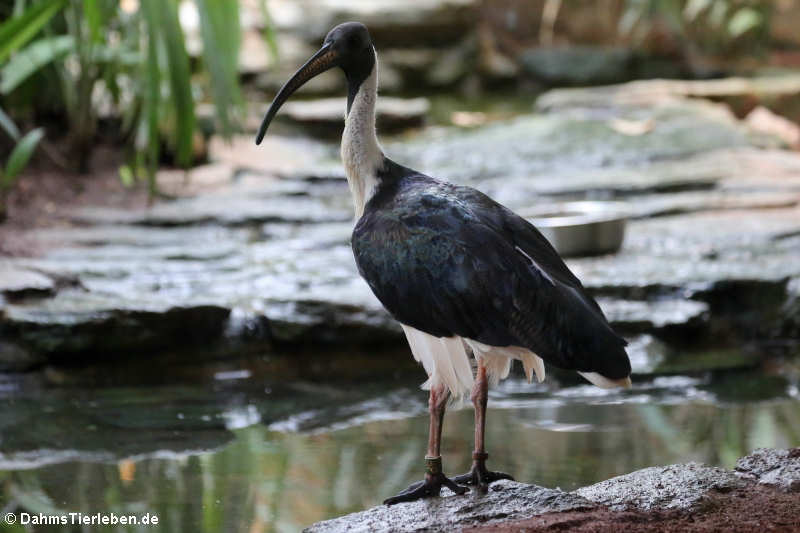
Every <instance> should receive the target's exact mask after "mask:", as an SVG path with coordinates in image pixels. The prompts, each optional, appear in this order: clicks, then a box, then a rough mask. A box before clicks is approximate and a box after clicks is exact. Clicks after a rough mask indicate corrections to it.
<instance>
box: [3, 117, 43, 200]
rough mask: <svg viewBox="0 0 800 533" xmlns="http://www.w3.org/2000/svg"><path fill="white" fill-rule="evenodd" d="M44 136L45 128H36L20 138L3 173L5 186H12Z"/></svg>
mask: <svg viewBox="0 0 800 533" xmlns="http://www.w3.org/2000/svg"><path fill="white" fill-rule="evenodd" d="M43 136H44V129H42V128H36V129H35V130H32V131H30V132H28V133H27V134H26V135H25V136H24V137H23V138H22V139H20V141H19V142H18V143H17V145H16V146H15V147H14V150H13V151H12V152H11V155H10V156H8V163H6V170H5V172H4V173H3V186H4V187H8V186H10V185H11V184H12V183H13V182H14V180H15V179H16V177H17V175H19V173H20V172H22V170H23V169H24V168H25V165H27V164H28V161H30V159H31V156H32V155H33V152H34V150H36V146H37V145H38V144H39V141H41V140H42V137H43Z"/></svg>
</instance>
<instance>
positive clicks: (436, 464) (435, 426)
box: [383, 385, 469, 505]
mask: <svg viewBox="0 0 800 533" xmlns="http://www.w3.org/2000/svg"><path fill="white" fill-rule="evenodd" d="M449 397H450V391H448V390H447V388H446V387H445V386H444V385H439V386H435V387H431V395H430V399H429V400H428V411H429V412H430V430H429V432H428V453H427V454H426V455H425V479H424V480H423V481H418V482H417V483H414V484H413V485H411V486H409V487H408V488H407V489H406V490H404V491H403V492H401V493H400V494H398V495H397V496H393V497H391V498H388V499H386V500H384V502H383V503H385V504H386V505H394V504H395V503H400V502H410V501H414V500H419V499H420V498H429V497H431V496H438V495H439V492H440V491H441V489H442V487H443V486H444V487H447V488H448V489H450V490H452V491H453V492H455V493H456V494H464V493H465V492H467V491H468V490H469V489H468V488H467V487H462V486H460V485H457V484H456V483H454V482H453V481H452V480H451V479H450V478H448V477H446V476H445V475H444V474H443V473H442V457H441V455H440V444H441V441H442V421H443V420H444V411H445V408H446V407H447V398H449Z"/></svg>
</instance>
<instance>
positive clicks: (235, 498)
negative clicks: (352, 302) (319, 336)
mask: <svg viewBox="0 0 800 533" xmlns="http://www.w3.org/2000/svg"><path fill="white" fill-rule="evenodd" d="M754 380H755V381H759V380H761V381H763V383H761V385H760V386H758V387H754V390H756V389H757V390H758V391H760V392H759V393H758V394H756V393H755V392H754V393H753V394H746V391H742V393H743V397H744V398H746V400H747V401H744V402H741V401H732V399H731V398H732V397H733V396H734V395H733V394H732V393H731V391H732V390H737V389H742V387H744V386H745V384H747V383H750V384H752V382H753V381H754ZM792 387H794V386H793V385H791V384H790V383H788V382H787V381H786V380H782V379H777V380H776V379H775V378H772V377H754V376H753V375H752V374H751V375H749V376H737V375H733V376H728V377H727V378H725V379H723V380H715V381H713V382H706V381H703V380H700V379H690V378H659V379H656V380H655V381H652V382H649V383H645V384H644V385H640V386H638V387H637V388H635V389H634V390H632V391H630V392H627V393H611V394H599V395H598V394H597V393H596V389H593V388H584V387H572V388H568V389H563V390H561V391H549V390H548V389H547V388H545V387H534V388H529V387H527V386H526V387H521V386H520V383H519V382H514V381H512V382H508V383H507V384H505V385H504V386H503V387H501V388H500V389H499V390H498V391H496V392H495V394H494V395H493V397H492V400H491V404H490V411H489V413H490V414H489V419H488V427H487V430H488V444H489V450H490V452H491V454H492V458H491V466H492V467H493V468H496V469H498V470H503V471H507V472H513V473H514V474H515V475H516V476H517V479H519V480H522V481H528V482H536V483H538V484H542V485H545V486H550V487H561V488H562V489H567V490H569V489H574V488H576V487H579V486H582V485H586V484H590V483H592V482H596V481H599V480H601V479H605V478H608V477H611V476H614V475H618V474H622V473H626V472H629V471H631V470H635V469H638V468H642V467H646V466H651V465H657V464H666V463H671V462H682V461H689V460H697V461H703V462H707V463H711V464H718V465H723V466H726V467H731V466H733V464H734V462H735V460H736V459H737V458H738V457H740V456H741V455H744V454H746V453H748V452H749V451H750V450H752V449H753V448H756V447H760V446H777V447H788V446H796V445H798V444H800V409H799V407H800V400H798V398H797V397H796V396H795V394H796V387H794V388H792ZM301 388H303V387H301ZM793 391H794V392H793ZM195 392H196V393H197V394H198V396H193V395H192V394H190V392H189V391H186V390H184V391H182V392H181V393H180V394H179V395H178V398H175V397H173V396H172V395H169V398H167V397H159V396H158V395H155V400H156V403H157V404H158V405H159V406H160V407H161V409H155V410H154V408H153V403H152V402H147V401H141V400H140V401H139V402H138V403H139V404H143V406H144V411H143V412H139V413H138V414H137V412H136V409H134V408H133V407H132V404H136V403H137V402H132V404H131V403H126V402H123V401H122V400H121V399H120V398H122V397H129V396H131V391H127V393H125V392H118V393H116V394H111V396H112V398H115V400H114V401H109V398H104V399H102V400H93V401H94V407H93V408H94V409H99V410H100V411H102V412H96V413H94V414H93V415H92V416H91V417H89V416H88V415H86V413H85V409H90V408H89V407H87V406H86V405H84V403H82V402H84V401H85V400H81V401H76V402H73V406H72V407H71V411H70V414H71V416H70V417H69V419H68V420H69V421H71V422H69V421H65V420H60V421H59V424H62V425H61V426H60V427H62V429H63V424H70V423H71V424H73V425H74V427H73V430H74V434H75V435H78V436H80V435H83V436H82V437H81V438H77V437H76V438H75V439H74V440H73V441H72V442H66V441H64V442H61V444H62V445H63V447H62V448H59V442H58V437H57V436H55V435H54V434H50V435H49V436H48V435H47V434H46V435H44V437H43V440H42V441H41V442H40V443H38V444H37V443H36V442H31V439H33V437H31V436H30V435H31V434H29V435H28V437H26V438H24V439H22V440H20V439H19V438H15V437H14V436H12V435H10V434H9V433H7V432H6V430H8V429H13V428H16V429H15V431H17V432H18V433H19V431H22V430H21V426H19V425H15V424H12V423H11V422H9V417H11V416H12V415H11V414H10V413H11V411H10V410H9V409H4V410H3V414H2V416H0V419H2V421H3V422H2V423H3V425H0V427H2V428H3V429H4V431H3V434H2V436H1V437H0V450H1V451H2V455H0V469H2V468H4V469H5V470H0V487H2V489H0V498H1V499H0V508H2V509H17V510H19V509H26V510H28V511H31V512H44V513H52V512H57V511H59V510H62V511H83V512H98V511H102V512H110V511H114V512H117V513H144V512H151V513H155V514H157V515H158V516H159V518H160V520H161V527H160V528H159V529H158V530H159V531H175V532H179V531H197V532H217V531H230V532H237V531H246V532H250V533H255V532H268V531H281V532H282V531H297V530H298V529H299V528H300V527H301V526H303V525H307V524H310V523H312V522H314V521H317V520H322V519H325V518H328V517H332V516H336V515H340V514H342V513H346V512H351V511H357V510H360V509H363V508H365V507H369V506H372V505H375V504H377V503H379V502H380V501H381V500H382V499H383V498H384V497H386V496H387V495H391V494H394V493H395V492H397V491H398V490H399V489H401V488H403V487H405V486H406V485H407V484H408V483H410V482H412V481H415V480H416V479H417V478H419V477H420V475H421V472H422V457H423V455H424V453H425V445H426V440H427V433H426V432H427V422H426V419H425V415H424V412H423V410H424V399H425V396H424V394H423V393H421V392H420V391H418V390H415V389H413V388H410V387H404V388H400V389H396V390H394V391H392V392H391V393H389V394H385V395H380V394H366V395H365V394H364V393H359V394H356V395H355V396H353V393H352V391H347V390H329V391H328V396H327V397H326V398H327V399H325V398H323V400H324V401H323V402H322V405H325V407H320V405H321V404H320V395H322V396H324V394H325V393H324V390H316V389H315V390H314V393H315V396H314V397H312V398H316V400H313V401H310V402H306V403H307V404H308V406H310V408H309V407H308V406H306V407H304V406H303V404H302V400H300V399H298V398H297V397H296V395H295V400H297V401H298V402H301V403H300V404H297V405H295V409H294V410H293V411H292V410H291V409H289V408H288V407H284V408H281V409H278V410H277V411H276V410H275V407H274V406H271V404H269V402H266V401H265V400H264V399H263V397H264V395H263V394H262V395H260V396H259V395H256V394H255V393H253V392H252V391H250V392H247V391H240V392H238V393H237V394H238V398H239V400H238V403H236V404H235V405H231V404H230V403H229V404H227V405H225V404H224V403H223V404H222V405H221V406H220V405H219V404H218V403H217V402H218V401H219V398H214V395H213V394H212V395H209V394H208V391H205V393H202V394H201V393H200V391H195ZM109 394H110V393H109ZM164 394H166V393H164ZM149 396H150V398H151V399H152V398H153V395H152V394H151V395H149ZM224 396H225V397H226V398H229V396H230V394H226V395H224ZM133 397H135V398H142V397H148V395H147V394H145V395H142V394H141V391H139V393H137V394H135V395H133ZM331 398H338V400H336V401H334V400H332V399H331ZM209 399H211V400H213V401H209ZM16 401H17V402H18V403H17V407H19V400H16ZM228 401H229V402H230V399H229V400H228ZM259 401H261V402H262V403H260V404H259V403H258V402H259ZM104 402H105V403H104ZM115 402H116V403H115ZM275 403H277V404H278V405H284V404H283V403H281V401H279V400H277V399H276V400H275ZM286 403H287V404H288V403H290V402H289V401H288V397H287V400H286ZM123 404H124V405H125V406H126V408H125V409H121V407H120V405H123ZM33 405H34V404H33V403H31V404H28V408H29V410H30V413H29V414H30V415H31V416H39V417H42V416H44V415H43V413H42V411H41V410H40V411H39V412H38V413H37V412H36V410H35V409H34V407H33ZM36 405H39V406H40V407H41V406H42V405H44V407H43V408H42V409H43V411H44V412H48V411H49V412H52V411H53V409H54V406H53V405H50V404H49V403H48V402H47V401H40V402H38V403H36ZM268 405H270V406H268ZM76 406H77V407H76ZM81 406H84V407H85V409H84V411H81V408H80V407H81ZM190 406H193V410H191V409H189V407H190ZM6 407H8V406H6ZM24 411H25V409H16V410H13V412H16V413H17V414H16V415H13V416H15V417H16V418H17V421H18V422H19V417H20V416H21V415H20V413H21V412H24ZM56 411H57V409H56ZM290 411H291V412H290ZM81 412H84V415H82V416H77V415H78V414H80V413H81ZM146 413H149V415H150V416H144V415H145V414H146ZM398 413H399V414H398ZM62 414H67V413H66V412H64V413H62ZM178 414H182V418H181V417H178V416H177V415H178ZM204 418H205V420H204ZM146 419H150V420H151V422H150V425H146V424H145V423H144V420H146ZM51 420H52V419H51ZM153 420H155V422H153ZM23 421H24V420H23ZM87 421H88V422H87ZM253 422H258V423H255V424H252V423H253ZM90 426H94V429H92V428H91V427H90ZM154 428H155V429H159V430H160V432H158V431H156V432H154ZM444 433H445V435H444V447H443V454H444V457H445V465H446V467H447V469H448V470H449V471H450V472H451V473H453V474H455V473H460V472H461V471H464V470H466V469H467V467H468V466H469V463H470V452H471V449H472V411H471V409H463V410H460V411H453V412H451V413H449V415H448V418H447V419H446V424H445V431H444ZM114 434H116V435H118V437H117V438H116V439H115V438H109V435H114ZM137 434H138V435H139V442H138V443H137V444H136V446H132V445H131V444H130V442H127V441H129V440H130V439H134V437H135V436H136V435H137ZM148 439H149V445H147V441H148ZM34 440H35V439H34ZM118 448H119V451H120V453H117V451H118ZM181 450H182V451H181ZM131 451H132V452H133V458H130V457H129V456H130V455H131V453H130V452H131ZM23 452H24V453H26V454H28V455H27V457H28V458H29V459H31V461H29V462H28V463H22V462H20V461H19V457H20V456H19V453H23ZM67 453H69V454H71V455H69V454H67ZM59 454H61V455H59ZM64 454H67V455H64ZM37 456H38V457H39V458H40V459H42V461H41V462H40V463H36V462H35V461H34V460H33V459H34V458H36V457H37ZM15 460H16V462H14V461H15ZM47 530H48V529H47V528H37V531H47ZM52 530H53V531H64V529H63V528H61V527H58V528H55V527H54V528H52ZM88 530H89V531H92V530H93V529H88ZM100 530H102V529H100ZM130 530H131V531H136V529H130ZM141 530H142V531H145V530H150V531H152V528H150V529H147V528H142V529H141ZM11 531H23V530H22V529H17V530H11ZM76 531H77V530H76ZM81 531H84V530H81Z"/></svg>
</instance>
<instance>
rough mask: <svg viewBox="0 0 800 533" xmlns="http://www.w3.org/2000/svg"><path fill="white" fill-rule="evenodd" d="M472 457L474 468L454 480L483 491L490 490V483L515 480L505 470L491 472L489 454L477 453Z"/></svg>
mask: <svg viewBox="0 0 800 533" xmlns="http://www.w3.org/2000/svg"><path fill="white" fill-rule="evenodd" d="M472 457H473V460H472V468H470V470H469V472H467V473H466V474H461V475H460V476H456V477H454V478H453V481H455V482H456V483H461V484H463V485H469V486H473V487H476V488H478V490H479V491H481V492H486V491H487V490H488V488H489V483H494V482H495V481H500V480H501V479H508V480H510V481H514V478H513V477H512V476H511V475H509V474H506V473H504V472H491V471H489V470H487V469H486V459H487V458H488V457H489V454H487V453H481V454H478V453H475V454H473V456H472Z"/></svg>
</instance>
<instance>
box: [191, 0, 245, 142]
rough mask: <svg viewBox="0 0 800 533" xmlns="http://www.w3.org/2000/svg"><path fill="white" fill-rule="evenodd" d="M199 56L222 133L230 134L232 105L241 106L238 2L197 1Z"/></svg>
mask: <svg viewBox="0 0 800 533" xmlns="http://www.w3.org/2000/svg"><path fill="white" fill-rule="evenodd" d="M197 7H198V10H199V12H200V22H201V26H200V28H201V33H202V36H203V57H204V59H205V64H206V68H207V69H208V73H209V77H210V81H211V93H212V96H213V100H214V109H215V111H216V115H217V121H218V122H219V125H220V130H221V132H222V135H223V136H225V137H230V136H231V135H232V134H233V130H234V123H235V119H234V117H232V116H231V113H232V108H233V107H235V106H238V105H242V102H243V99H242V95H241V91H240V89H239V73H238V68H237V67H238V63H239V47H240V45H241V32H240V30H239V5H238V3H237V2H230V1H229V0H197Z"/></svg>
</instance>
